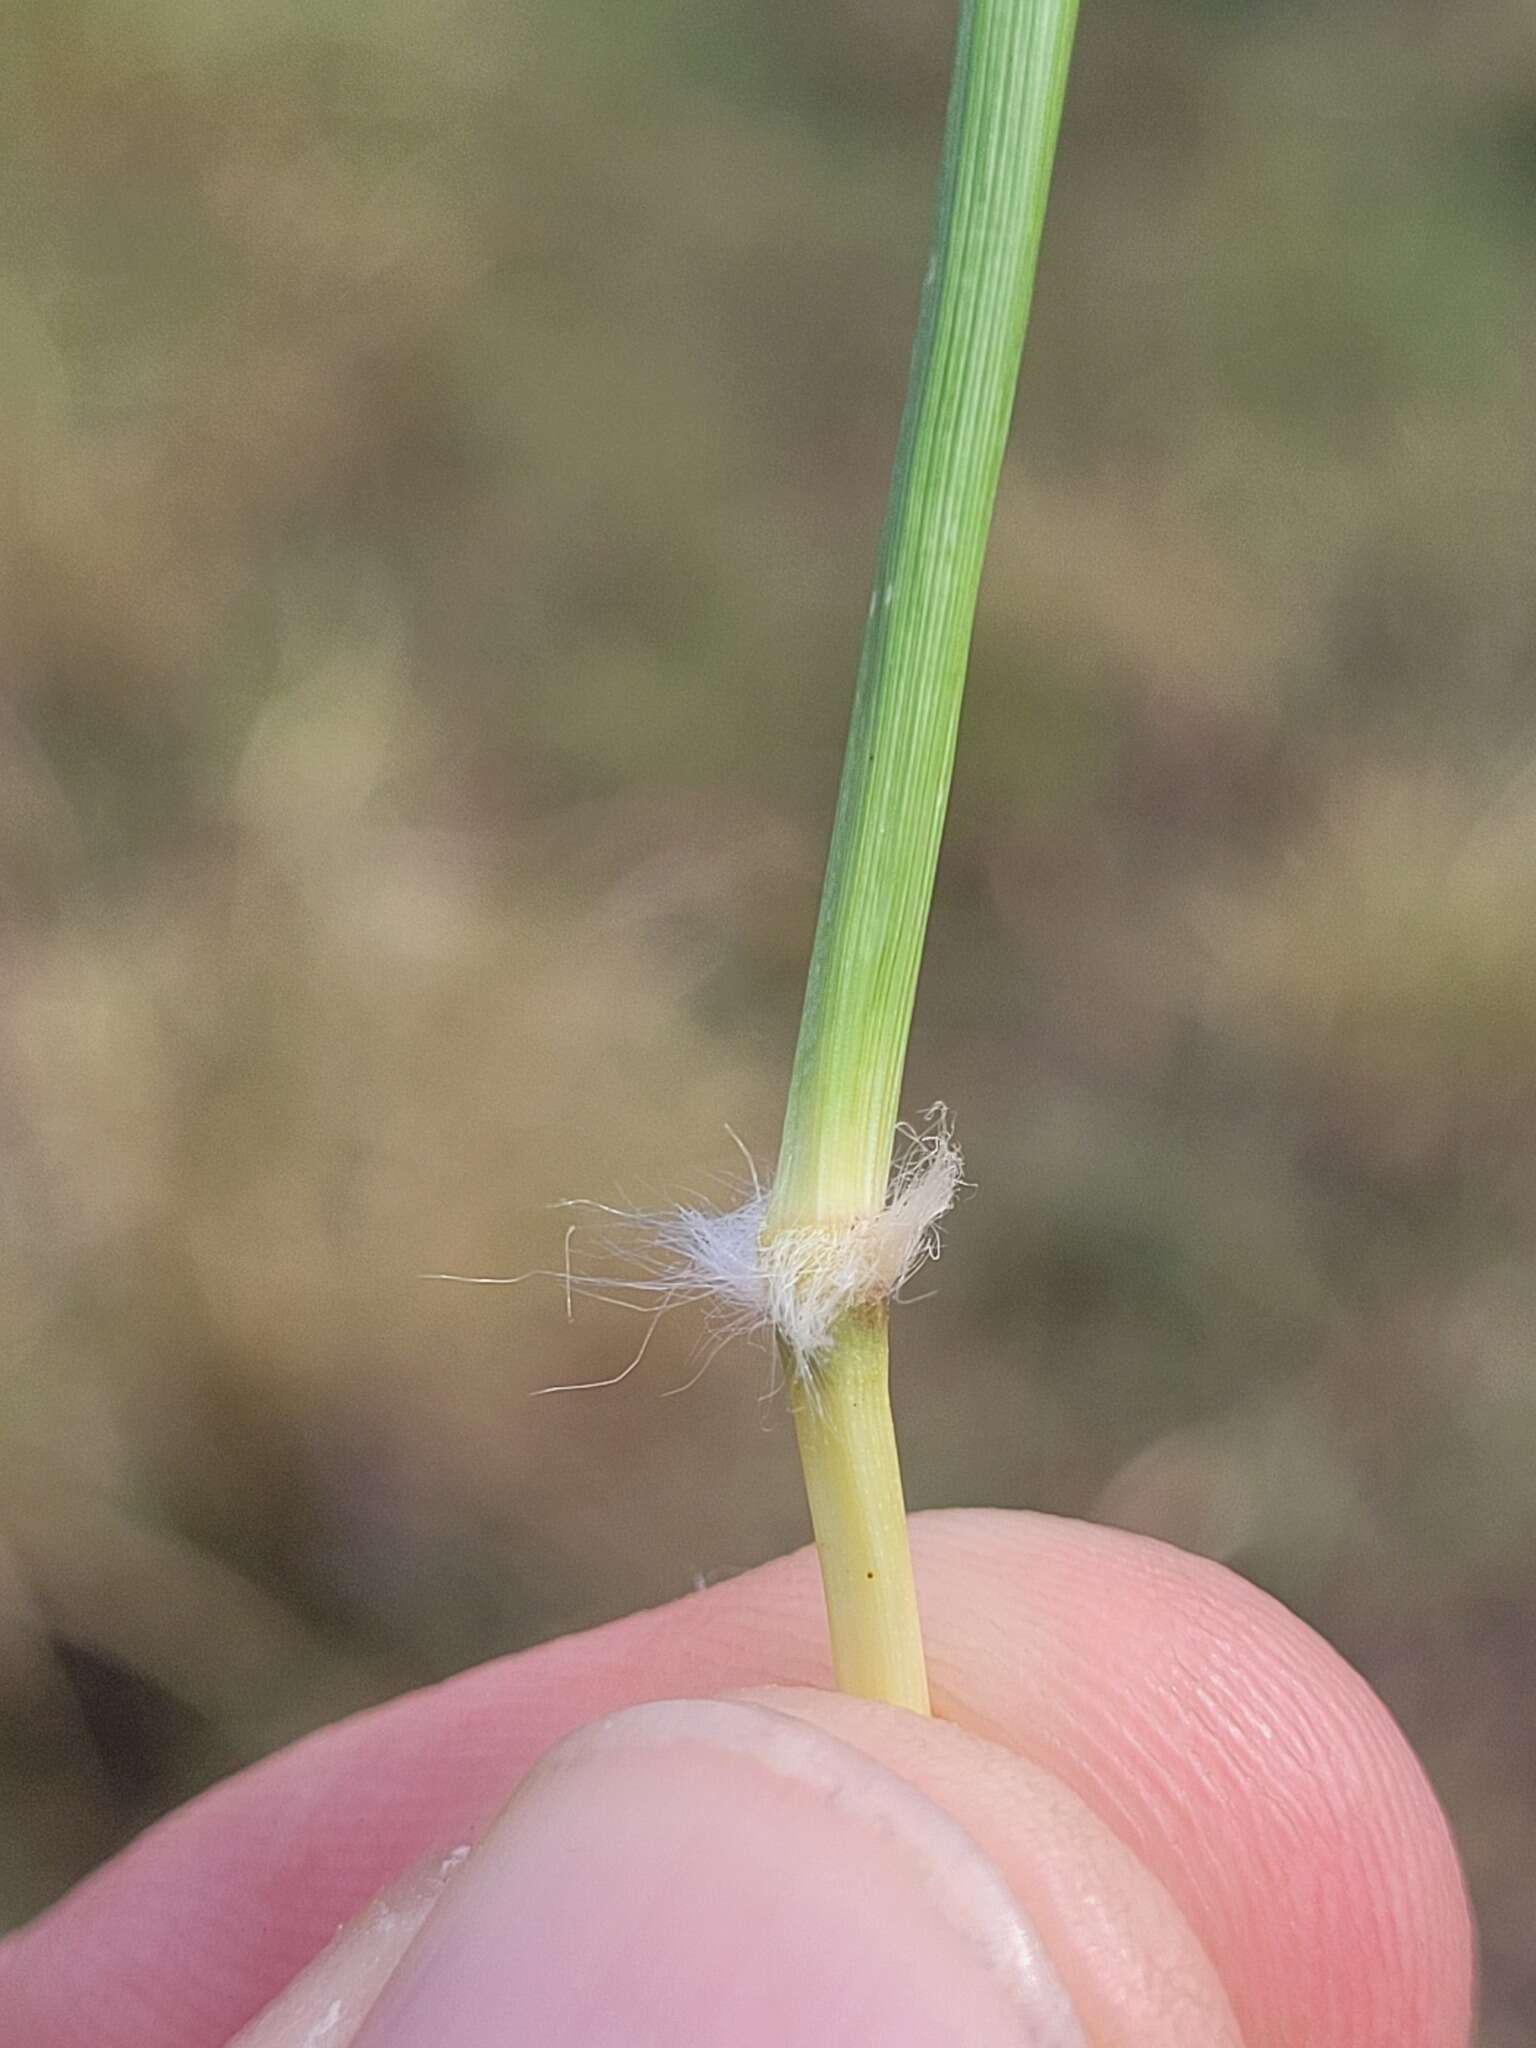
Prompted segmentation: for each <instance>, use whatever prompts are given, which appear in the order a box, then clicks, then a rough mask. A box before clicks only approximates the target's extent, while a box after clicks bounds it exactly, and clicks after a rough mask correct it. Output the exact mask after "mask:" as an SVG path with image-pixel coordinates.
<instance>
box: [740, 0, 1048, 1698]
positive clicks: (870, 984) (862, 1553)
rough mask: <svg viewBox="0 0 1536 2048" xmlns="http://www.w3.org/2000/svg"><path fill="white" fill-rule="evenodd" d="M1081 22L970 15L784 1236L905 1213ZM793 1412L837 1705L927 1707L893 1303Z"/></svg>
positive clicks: (787, 1158) (795, 1116)
mask: <svg viewBox="0 0 1536 2048" xmlns="http://www.w3.org/2000/svg"><path fill="white" fill-rule="evenodd" d="M1076 14H1077V0H962V4H961V11H960V25H959V40H958V45H957V50H956V57H955V71H954V82H953V86H952V88H951V92H950V101H949V114H948V120H947V124H946V127H945V136H944V152H943V162H942V167H941V172H940V179H939V195H938V206H937V216H936V220H935V226H934V237H933V255H932V259H931V261H930V263H929V267H928V275H927V278H926V280H925V282H924V285H923V294H922V304H921V310H920V314H919V319H918V330H917V340H916V344H915V347H914V350H913V357H912V368H911V375H910V380H909V384H908V389H907V402H906V409H905V412H904V414H903V417H902V424H901V434H900V439H899V442H898V445H897V452H896V464H895V472H894V475H893V477H892V481H891V495H890V503H889V508H888V510H887V513H886V520H885V527H884V531H883V534H882V536H881V541H880V552H879V559H878V562H877V566H876V571H875V587H874V594H873V596H872V597H871V599H870V607H869V618H868V622H867V624H866V626H865V631H864V645H863V651H862V654H861V657H860V663H859V676H858V685H857V690H856V693H855V697H854V708H853V721H852V728H851V731H850V733H849V737H848V751H847V755H846V757H845V761H844V766H843V779H842V786H841V789H840V790H839V793H838V802H837V818H836V822H835V825H834V827H833V833H832V845H831V850H830V853H829V855H828V860H827V876H826V886H825V890H824V892H823V895H822V902H821V914H820V917H819V919H818V922H817V926H816V940H815V946H814V949H813V952H812V957H811V968H810V976H809V981H808V984H807V988H806V997H805V1009H804V1013H803V1016H802V1019H801V1025H800V1037H799V1043H798V1045H797V1047H796V1051H795V1065H794V1074H793V1078H792V1080H791V1083H790V1092H789V1105H788V1109H787V1112H786V1116H785V1123H784V1141H783V1147H782V1150H781V1152H780V1157H779V1170H778V1174H777V1177H776V1179H775V1182H774V1189H773V1194H772V1197H771V1201H770V1205H769V1211H768V1217H767V1222H766V1226H765V1228H766V1231H767V1232H768V1233H769V1234H772V1233H775V1232H778V1231H784V1230H790V1229H798V1228H804V1227H806V1226H811V1227H816V1226H823V1227H826V1228H828V1229H830V1230H834V1231H835V1230H837V1229H838V1228H839V1227H840V1226H846V1225H848V1224H850V1223H852V1222H855V1221H856V1220H857V1219H859V1218H861V1217H867V1216H870V1215H872V1214H874V1213H876V1212H878V1211H879V1209H880V1208H881V1207H882V1206H883V1204H884V1202H885V1198H886V1189H887V1183H888V1181H889V1178H890V1170H891V1153H892V1147H893V1144H894V1139H895V1126H896V1116H897V1102H898V1098H899V1095H900V1089H901V1075H902V1068H903V1065H904V1063H905V1059H906V1049H907V1037H908V1032H909V1030H910V1027H911V1021H912V1006H913V1001H914V998H915V995H916V990H917V975H918V967H919V963H920V961H921V957H922V950H923V938H924V933H925V930H926V927H927V922H928V910H929V905H930V903H931V900H932V896H933V880H934V873H935V870H936V868H937V865H938V857H939V841H940V837H941V835H942V832H943V826H944V813H945V809H946V806H947V803H948V798H949V782H950V772H951V768H952V765H953V761H954V751H955V734H956V728H957V726H958V722H959V717H960V698H961V693H962V690H963V688H964V684H965V670H966V664H967V660H968V658H969V653H970V641H971V630H972V625H973V622H974V619H975V612H976V594H977V589H978V586H979V584H980V580H981V568H982V559H983V556H984V554H985V550H986V541H987V531H988V528H989V526H990V524H991V518H992V505H993V500H994V498H995V496H996V491H997V478H998V472H999V469H1000V468H1001V465H1002V458H1003V448H1004V444H1005V442H1006V440H1007V436H1008V423H1009V418H1010V415H1011V412H1012V408H1013V395H1014V388H1015V385H1016V383H1017V379H1018V366H1019V355H1020V351H1021V349H1022V347H1023V342H1024V329H1025V325H1026V322H1027V319H1028V314H1029V302H1030V295H1031V291H1032V289H1033V285H1034V275H1035V263H1036V258H1037V255H1038V252H1039V247H1040V234H1041V229H1042V226H1043V223H1044V217H1045V203H1046V195H1047V190H1048V187H1049V183H1050V172H1051V162H1052V158H1053V156H1054V153H1055V146H1056V135H1057V130H1058V127H1059V125H1060V119H1061V104H1062V97H1063V94H1064V92H1065V89H1066V76H1067V63H1068V58H1069V56H1070V52H1071V44H1072V32H1073V28H1074V25H1075V20H1076ZM814 1370H815V1377H814V1382H813V1383H812V1384H809V1385H808V1384H805V1383H804V1382H803V1362H802V1384H800V1385H799V1386H798V1388H797V1389H796V1393H795V1396H794V1400H795V1410H796V1421H797V1426H798V1433H799V1440H800V1447H801V1456H802V1461H803V1463H804V1466H805V1474H806V1489H807V1493H808V1495H809V1498H810V1502H811V1508H812V1516H813V1520H814V1523H815V1528H816V1538H817V1545H818V1548H819V1550H820V1553H821V1562H822V1577H823V1583H824V1585H825V1588H826V1595H827V1606H828V1617H829V1621H830V1625H831V1631H832V1638H833V1661H834V1665H835V1667H836V1670H837V1674H838V1680H839V1683H840V1684H842V1685H844V1686H845V1687H847V1688H848V1689H850V1690H853V1691H856V1692H860V1693H864V1694H866V1695H869V1696H871V1697H876V1698H885V1699H890V1700H893V1701H896V1702H897V1703H899V1704H902V1705H906V1706H912V1707H916V1708H918V1709H919V1710H922V1709H924V1708H926V1705H927V1684H926V1679H925V1677H924V1675H923V1659H922V1641H921V1635H920V1632H919V1628H918V1616H917V1602H916V1596H915V1593H914V1591H913V1585H912V1570H911V1562H910V1558H909V1556H908V1551H907V1540H906V1524H905V1518H904V1513H903V1507H902V1494H901V1478H900V1471H899V1467H898V1465H897V1461H896V1446H895V1435H894V1431H893V1429H892V1425H891V1414H890V1402H889V1394H888V1391H887V1372H886V1338H885V1308H884V1304H879V1305H875V1304H871V1305H870V1312H869V1313H866V1312H864V1311H862V1310H860V1311H856V1312H854V1313H852V1314H850V1315H848V1316H846V1317H845V1318H844V1320H843V1323H842V1325H841V1326H840V1327H839V1328H838V1329H837V1330H836V1331H835V1332H834V1339H833V1344H832V1348H831V1350H830V1352H829V1353H828V1354H827V1355H826V1356H825V1357H823V1358H821V1359H819V1360H818V1361H816V1364H815V1369H814Z"/></svg>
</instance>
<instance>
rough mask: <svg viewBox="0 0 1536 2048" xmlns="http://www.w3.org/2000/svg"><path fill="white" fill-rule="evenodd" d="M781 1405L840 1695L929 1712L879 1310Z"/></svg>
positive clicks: (795, 1382) (852, 1328) (841, 1337)
mask: <svg viewBox="0 0 1536 2048" xmlns="http://www.w3.org/2000/svg"><path fill="white" fill-rule="evenodd" d="M790 1390H791V1391H790V1406H791V1408H792V1410H793V1413H794V1418H795V1432H796V1435H797V1436H798V1438H799V1441H800V1460H801V1464H802V1465H803V1466H804V1468H805V1490H806V1495H807V1497H808V1499H809V1501H810V1507H811V1524H812V1527H813V1528H814V1529H815V1532H816V1549H817V1552H818V1554H819V1556H820V1559H821V1580H822V1585H823V1587H824V1588H825V1591H826V1597H827V1623H828V1627H829V1629H830V1631H831V1636H832V1666H833V1671H834V1673H835V1675H836V1678H837V1683H838V1685H839V1687H840V1688H841V1690H842V1691H844V1692H847V1693H853V1694H854V1695H856V1696H857V1697H858V1698H860V1699H867V1700H884V1701H886V1702H887V1703H888V1704H889V1705H891V1706H896V1707H908V1708H910V1709H911V1710H912V1711H913V1712H914V1713H918V1714H926V1713H928V1712H930V1711H931V1710H930V1707H929V1700H928V1673H927V1667H926V1665H925V1663H924V1659H923V1639H922V1631H921V1628H920V1626H919V1622H918V1613H917V1589H916V1586H915V1585H914V1583H913V1578H912V1553H911V1549H910V1547H909V1545H908V1542H907V1515H906V1504H905V1501H904V1499H903V1497H902V1490H901V1467H900V1464H899V1463H898V1460H897V1455H896V1431H895V1427H894V1425H893V1423H892V1420H891V1397H890V1351H889V1345H888V1341H887V1330H886V1312H885V1310H884V1309H883V1308H880V1309H863V1310H859V1311H857V1312H856V1313H853V1314H851V1315H849V1316H847V1317H846V1318H845V1319H844V1321H843V1323H842V1325H841V1327H840V1328H839V1330H838V1333H837V1339H836V1342H835V1344H834V1346H833V1349H832V1351H831V1352H830V1353H829V1355H828V1356H827V1358H826V1359H825V1360H824V1361H822V1362H821V1363H820V1365H819V1366H818V1368H817V1372H816V1378H815V1381H814V1384H811V1383H808V1382H807V1381H806V1380H805V1379H804V1378H803V1377H802V1376H801V1375H799V1374H795V1375H793V1376H792V1377H791V1380H790Z"/></svg>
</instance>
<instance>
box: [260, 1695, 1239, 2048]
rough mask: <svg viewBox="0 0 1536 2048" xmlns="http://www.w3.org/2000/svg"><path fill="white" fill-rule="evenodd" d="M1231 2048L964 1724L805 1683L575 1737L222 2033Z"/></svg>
mask: <svg viewBox="0 0 1536 2048" xmlns="http://www.w3.org/2000/svg"><path fill="white" fill-rule="evenodd" d="M514 2040H519V2041H521V2040H527V2041H535V2040H536V2041H539V2042H541V2043H544V2044H547V2048H611V2044H613V2043H616V2042H619V2041H622V2042H623V2043H625V2048H652V2044H654V2048H662V2044H666V2048H706V2044H710V2048H713V2044H716V2043H719V2044H721V2048H725V2044H730V2048H769V2044H770V2043H771V2044H772V2048H782V2044H783V2043H784V2042H785V2041H794V2042H797V2043H800V2044H803V2048H823V2044H825V2048H832V2044H833V2043H837V2044H844V2043H847V2042H849V2041H871V2042H873V2041H878V2042H880V2043H882V2044H883V2048H908V2044H910V2048H918V2044H922V2048H947V2044H953V2048H960V2044H962V2043H964V2044H966V2048H993V2044H997V2048H1086V2044H1087V2043H1088V2042H1089V2041H1092V2042H1093V2043H1095V2044H1101V2048H1130V2044H1131V2043H1133V2042H1134V2043H1135V2044H1136V2048H1174V2044H1178V2048H1234V2044H1236V2042H1237V2040H1238V2035H1237V2031H1236V2028H1235V2026H1234V2024H1233V2022H1232V2018H1231V2014H1230V2011H1229V2009H1228V2007H1227V2004H1226V2000H1225V1998H1224V1997H1223V1995H1222V1993H1221V1990H1220V1988H1219V1986H1218V1985H1217V1982H1216V1979H1215V1976H1214V1974H1213V1972H1212V1970H1211V1968H1210V1965H1209V1963H1208V1962H1207V1960H1206V1958H1205V1957H1204V1956H1203V1954H1202V1953H1201V1951H1200V1949H1199V1947H1198V1945H1197V1944H1196V1942H1195V1941H1194V1938H1193V1936H1192V1935H1191V1934H1190V1932H1189V1930H1188V1928H1187V1927H1186V1926H1185V1925H1184V1923H1183V1921H1182V1920H1181V1919H1180V1917H1179V1915H1178V1914H1177V1913H1176V1911H1175V1910H1174V1908H1173V1906H1172V1904H1171V1903H1170V1901H1169V1899H1168V1897H1167V1895H1166V1894H1165V1893H1164V1892H1163V1891H1162V1889H1161V1887H1160V1886H1159V1885H1158V1884H1157V1883H1156V1881H1155V1880H1154V1879H1153V1878H1152V1877H1151V1876H1150V1875H1149V1874H1148V1873H1147V1872H1146V1871H1145V1870H1144V1869H1143V1868H1142V1867H1141V1865H1140V1864H1138V1863H1137V1862H1136V1860H1135V1859H1134V1858H1133V1857H1132V1855H1131V1854H1130V1852H1129V1851H1128V1850H1127V1849H1125V1848H1124V1847H1123V1846H1122V1845H1121V1844H1120V1843H1119V1842H1118V1841H1117V1840H1116V1839H1115V1838H1114V1837H1113V1836H1112V1835H1110V1834H1109V1832H1108V1830H1107V1829H1105V1828H1104V1826H1103V1825H1102V1824H1101V1823H1100V1822H1098V1821H1097V1820H1096V1819H1095V1818H1094V1817H1093V1816H1092V1815H1091V1814H1090V1813H1089V1811H1088V1810H1087V1808H1086V1807H1085V1806H1083V1804H1082V1803H1081V1802H1080V1801H1079V1800H1078V1799H1077V1798H1076V1796H1075V1795H1074V1794H1073V1793H1071V1792H1069V1791H1068V1790H1067V1789H1066V1788H1065V1787H1063V1786H1062V1785H1061V1784H1060V1783H1059V1782H1058V1781H1057V1780H1055V1779H1054V1778H1052V1777H1050V1776H1049V1775H1048V1774H1047V1773H1045V1772H1043V1771H1041V1770H1039V1769H1038V1768H1037V1767H1035V1766H1033V1765H1030V1764H1028V1763H1026V1762H1024V1761H1023V1760H1021V1759H1020V1758H1018V1757H1016V1756H1014V1755H1012V1754H1010V1753H1009V1752H1007V1751H1004V1750H1002V1749H1000V1748H997V1747H995V1746H994V1745H992V1744H990V1743H987V1742H985V1741H983V1740H981V1739H980V1738H979V1737H976V1736H972V1735H969V1734H966V1733H964V1732H962V1731H961V1730H959V1729H956V1728H953V1727H950V1726H947V1725H944V1724H941V1723H937V1722H928V1721H922V1720H919V1719H918V1718H917V1717H915V1716H911V1715H907V1714H902V1713H899V1712H897V1711H896V1710H894V1709H888V1708H880V1707H872V1706H868V1705H865V1704H863V1703H860V1702H856V1701H848V1700H842V1699H839V1698H837V1697H835V1696H832V1695H826V1694H816V1693H774V1694H766V1693H765V1694H759V1695H757V1696H755V1697H754V1698H751V1699H741V1700H735V1701H706V1700H701V1701H678V1702H668V1703H664V1704H660V1705H655V1706H645V1707H637V1708H631V1709H629V1710H627V1711H625V1712H622V1713H619V1714H615V1715H613V1716H611V1717H610V1718H609V1719H607V1720H605V1721H600V1722H597V1723H595V1724H594V1725H592V1726H591V1727H588V1728H586V1729H583V1730H581V1731H579V1732H578V1733H577V1734H575V1735H573V1736H571V1737H569V1738H568V1739H567V1740H566V1741H565V1742H563V1743H561V1744H560V1745H559V1746H558V1747H557V1748H556V1749H555V1750H553V1751H552V1752H551V1753H550V1754H549V1756H548V1757H546V1758H545V1760H544V1762H543V1763H542V1764H540V1765H539V1766H538V1767H537V1768H536V1769H535V1770H534V1771H533V1772H532V1773H531V1774H530V1775H529V1776H528V1777H527V1778H526V1779H525V1780H524V1782H523V1784H522V1785H521V1787H520V1788H519V1790H518V1792H517V1794H516V1796H515V1797H514V1799H513V1800H512V1802H511V1804H510V1805H509V1806H508V1807H507V1808H506V1809H505V1810H504V1812H503V1813H502V1815H501V1817H500V1818H499V1819H498V1820H497V1821H496V1822H495V1824H494V1825H493V1826H492V1827H491V1828H490V1829H489V1830H488V1832H487V1834H486V1835H485V1837H484V1839H483V1840H482V1842H481V1843H480V1844H479V1846H478V1847H477V1848H476V1849H475V1850H474V1852H473V1853H472V1854H470V1855H469V1856H468V1857H467V1858H462V1859H457V1860H456V1859H450V1860H449V1864H448V1865H447V1866H440V1867H435V1868H434V1869H432V1870H431V1871H429V1872H427V1873H425V1874H423V1875H421V1876H419V1877H417V1878H414V1879H411V1880H408V1881H407V1882H406V1885H405V1886H404V1888H403V1889H400V1890H397V1892H396V1893H395V1894H394V1895H393V1896H391V1897H387V1898H386V1899H384V1900H381V1901H379V1902H377V1903H376V1904H375V1906H374V1907H373V1908H371V1909H370V1910H369V1911H368V1912H367V1913H365V1914H364V1915H363V1916H362V1917H361V1918H360V1920H359V1921H357V1922H356V1923H354V1924H353V1926H352V1927H351V1928H349V1929H347V1930H345V1931H344V1932H343V1933H342V1935H341V1936H340V1937H339V1938H338V1940H337V1942H336V1943H335V1944H333V1946H332V1948H331V1949H330V1950H329V1951H328V1952H327V1953H326V1954H325V1955H324V1956H322V1957H321V1958H320V1959H319V1960H318V1961H317V1962H316V1963H315V1964H313V1965H312V1966H311V1968H310V1969H309V1970H308V1971H306V1972H305V1973H304V1975H303V1976H302V1977H301V1978H299V1979H298V1980H297V1981H296V1982H295V1984H294V1985H292V1986H290V1988H289V1990H288V1992H287V1993H285V1994H284V1996H283V1997H282V1998H281V1999H279V2001H278V2002H277V2004H276V2005H275V2006H273V2007H271V2008H269V2009H268V2011H267V2013H266V2014H264V2015H263V2016H262V2017H261V2018H260V2019H258V2020H257V2021H255V2022H254V2023H253V2025H252V2026H251V2027H250V2028H248V2029H247V2030H246V2032H245V2033H244V2034H242V2035H241V2036H240V2037H239V2043H238V2048H429V2044H430V2048H493V2044H494V2048H505V2044H506V2043H508V2042H509V2041H514Z"/></svg>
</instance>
